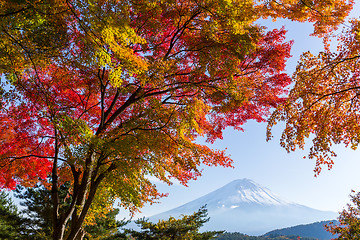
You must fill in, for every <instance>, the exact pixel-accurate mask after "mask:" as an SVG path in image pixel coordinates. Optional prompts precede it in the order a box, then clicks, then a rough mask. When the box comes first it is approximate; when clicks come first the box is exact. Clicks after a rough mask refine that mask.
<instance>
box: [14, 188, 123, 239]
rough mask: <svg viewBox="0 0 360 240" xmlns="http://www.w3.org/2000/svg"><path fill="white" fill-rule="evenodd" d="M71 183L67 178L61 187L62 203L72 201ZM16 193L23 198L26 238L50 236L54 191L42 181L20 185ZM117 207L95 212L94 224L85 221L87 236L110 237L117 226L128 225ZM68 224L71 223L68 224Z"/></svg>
mask: <svg viewBox="0 0 360 240" xmlns="http://www.w3.org/2000/svg"><path fill="white" fill-rule="evenodd" d="M69 187H70V184H69V183H68V182H67V183H65V184H63V185H61V186H60V188H59V200H60V202H61V206H62V207H63V208H66V207H67V206H68V205H70V202H71V198H72V197H71V195H70V194H69ZM15 197H16V198H19V199H21V200H22V201H21V202H20V205H21V206H23V207H24V209H23V210H22V211H21V213H22V215H23V216H22V217H21V219H22V225H23V232H24V235H25V236H26V239H29V240H30V239H36V240H40V239H50V238H51V233H52V226H53V224H52V214H51V213H52V205H51V191H50V190H48V189H46V188H45V187H44V186H42V185H37V186H35V187H32V188H23V187H20V186H18V187H17V188H16V191H15ZM118 212H119V210H118V209H112V210H110V211H108V212H107V213H106V214H105V215H99V216H94V224H91V225H85V226H83V228H82V230H81V231H82V233H83V234H84V238H85V239H99V240H100V239H107V238H108V237H111V236H114V235H115V234H116V233H117V232H118V228H119V227H121V226H123V225H125V224H126V223H127V222H126V221H117V220H116V215H117V214H118ZM67 227H68V226H67Z"/></svg>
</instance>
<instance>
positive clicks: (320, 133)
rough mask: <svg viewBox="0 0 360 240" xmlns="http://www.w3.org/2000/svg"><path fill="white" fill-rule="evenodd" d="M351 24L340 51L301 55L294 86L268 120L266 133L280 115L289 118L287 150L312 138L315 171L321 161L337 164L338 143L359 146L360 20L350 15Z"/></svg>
mask: <svg viewBox="0 0 360 240" xmlns="http://www.w3.org/2000/svg"><path fill="white" fill-rule="evenodd" d="M350 24H351V25H350V26H347V27H345V28H344V29H343V31H342V33H341V34H340V35H338V36H337V41H338V46H337V49H336V52H331V51H330V49H329V48H326V49H325V51H324V52H321V53H319V54H318V55H317V56H315V55H313V54H312V53H310V52H306V53H304V54H303V55H302V57H301V59H300V62H299V64H298V66H297V69H296V72H295V73H294V77H293V79H294V81H295V86H294V87H293V89H292V90H291V92H290V95H289V98H288V99H287V101H286V103H285V104H283V105H281V106H280V107H279V108H278V109H277V110H276V111H275V113H274V114H273V115H272V116H271V118H270V121H269V132H268V138H271V133H270V130H271V128H272V127H273V126H274V125H275V124H276V123H277V122H278V121H279V120H280V121H285V122H286V127H285V130H284V132H283V135H282V137H281V145H282V146H283V147H285V149H286V150H287V151H294V150H295V149H297V148H301V149H303V148H304V146H305V140H306V139H307V138H312V146H311V148H310V152H309V155H308V157H309V158H310V159H312V158H314V159H316V168H315V173H316V174H319V173H320V171H321V167H322V166H323V165H325V166H327V167H328V168H329V169H330V168H331V167H332V165H333V164H334V160H333V159H334V157H335V156H336V153H335V152H334V150H333V145H334V144H340V143H342V144H344V145H345V146H347V147H350V148H352V149H354V150H355V149H357V147H358V145H359V142H360V122H359V114H360V111H359V110H360V105H359V104H360V102H359V82H360V71H359V69H360V68H359V59H360V35H359V29H360V21H359V19H352V20H351V21H350Z"/></svg>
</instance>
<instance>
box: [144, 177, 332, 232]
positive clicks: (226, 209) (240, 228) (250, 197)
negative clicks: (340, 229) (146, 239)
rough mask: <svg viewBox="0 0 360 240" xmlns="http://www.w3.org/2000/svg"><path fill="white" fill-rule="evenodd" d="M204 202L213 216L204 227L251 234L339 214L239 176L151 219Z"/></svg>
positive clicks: (195, 207) (184, 211)
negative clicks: (288, 198)
mask: <svg viewBox="0 0 360 240" xmlns="http://www.w3.org/2000/svg"><path fill="white" fill-rule="evenodd" d="M203 205H207V209H208V213H209V217H210V221H209V222H208V223H206V224H205V226H204V230H226V231H228V232H243V233H246V234H249V235H261V234H264V233H266V232H268V231H270V230H273V229H278V228H284V227H289V226H294V225H299V224H305V223H311V222H315V221H322V220H328V219H334V218H335V217H336V213H333V212H324V211H319V210H316V209H312V208H309V207H306V206H303V205H300V204H296V203H290V202H287V201H284V200H282V199H280V198H279V197H278V196H276V195H275V194H274V193H272V192H271V191H270V190H269V189H267V188H265V187H262V186H261V185H259V184H257V183H255V182H254V181H252V180H249V179H239V180H235V181H233V182H231V183H229V184H227V185H225V186H224V187H222V188H219V189H217V190H215V191H213V192H211V193H209V194H207V195H205V196H203V197H200V198H198V199H195V200H193V201H191V202H189V203H186V204H184V205H182V206H179V207H177V208H174V209H172V210H169V211H167V212H164V213H161V214H158V215H155V216H153V217H151V218H150V220H151V221H157V220H159V219H166V218H168V217H169V216H173V217H179V216H180V215H181V214H191V213H193V212H195V211H197V210H198V209H199V208H200V207H201V206H203Z"/></svg>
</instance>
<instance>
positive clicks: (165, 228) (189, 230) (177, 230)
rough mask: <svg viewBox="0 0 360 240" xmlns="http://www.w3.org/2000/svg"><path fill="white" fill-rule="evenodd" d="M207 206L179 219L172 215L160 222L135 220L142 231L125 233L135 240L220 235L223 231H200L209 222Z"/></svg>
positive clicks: (200, 238) (197, 238)
mask: <svg viewBox="0 0 360 240" xmlns="http://www.w3.org/2000/svg"><path fill="white" fill-rule="evenodd" d="M208 221H209V218H207V210H206V206H203V207H201V208H200V209H199V211H197V212H195V213H193V214H191V215H183V216H182V217H181V218H179V219H175V218H174V217H170V218H169V219H167V220H159V221H158V223H152V222H149V221H148V220H146V219H144V218H143V219H139V220H137V221H135V223H136V224H138V225H139V226H140V227H141V231H140V232H139V231H134V230H129V229H128V230H125V234H127V235H128V236H129V237H130V236H131V238H133V239H134V240H157V239H159V240H168V239H169V240H170V239H172V240H207V239H213V238H215V237H216V236H219V235H220V234H221V233H222V232H223V231H208V232H199V229H200V228H201V227H202V226H203V225H204V223H206V222H208Z"/></svg>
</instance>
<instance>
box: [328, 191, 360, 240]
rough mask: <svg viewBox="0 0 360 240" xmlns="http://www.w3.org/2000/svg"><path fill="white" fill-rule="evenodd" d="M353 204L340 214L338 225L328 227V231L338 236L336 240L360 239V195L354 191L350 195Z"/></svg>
mask: <svg viewBox="0 0 360 240" xmlns="http://www.w3.org/2000/svg"><path fill="white" fill-rule="evenodd" d="M350 198H351V202H352V204H347V209H344V210H343V211H342V212H340V216H339V217H338V223H330V225H326V226H325V227H326V229H327V231H329V232H331V233H332V234H334V235H336V238H334V239H339V240H340V239H358V238H359V237H360V220H359V217H360V193H355V191H352V193H351V194H350Z"/></svg>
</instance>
